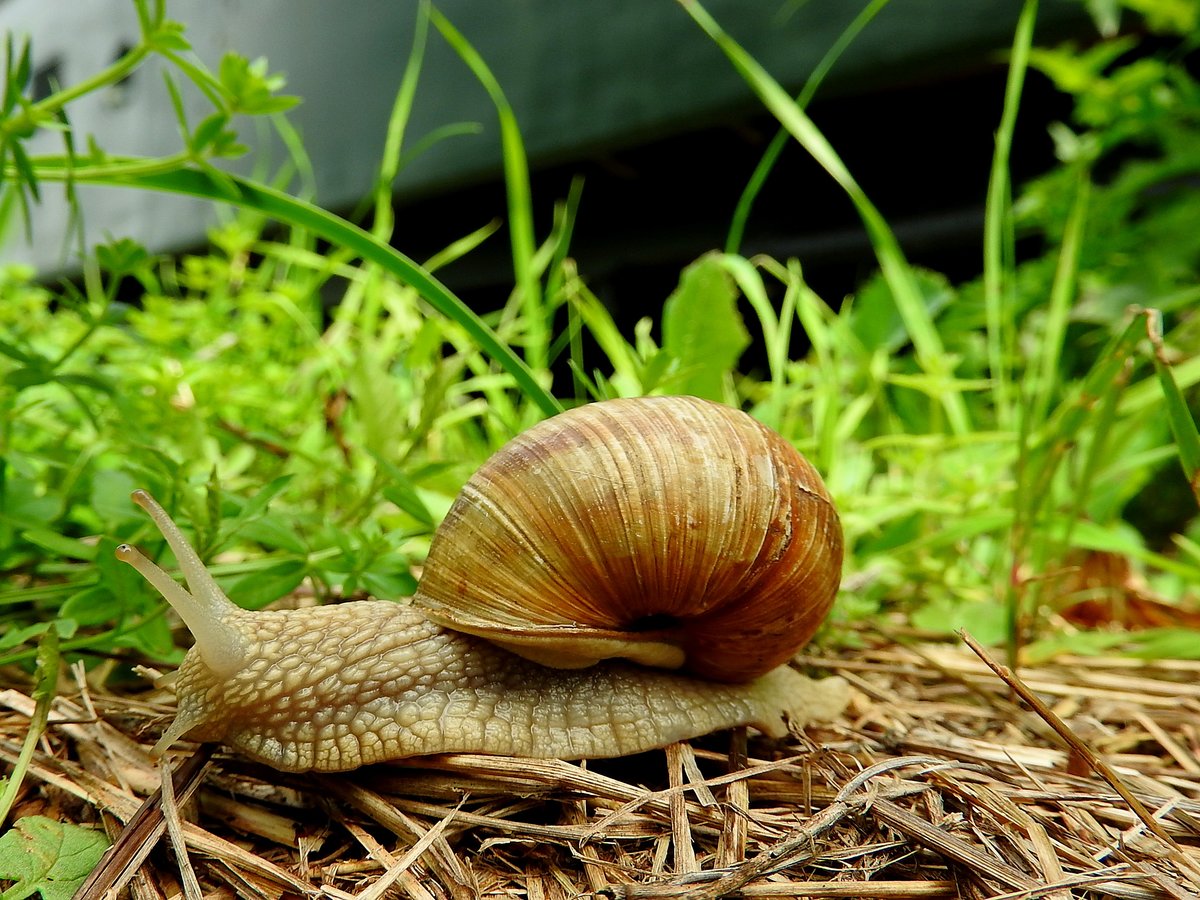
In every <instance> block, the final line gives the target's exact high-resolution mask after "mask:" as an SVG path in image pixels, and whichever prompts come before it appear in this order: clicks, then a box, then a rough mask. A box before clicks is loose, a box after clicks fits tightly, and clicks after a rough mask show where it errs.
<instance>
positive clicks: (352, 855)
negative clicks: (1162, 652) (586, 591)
mask: <svg viewBox="0 0 1200 900" xmlns="http://www.w3.org/2000/svg"><path fill="white" fill-rule="evenodd" d="M980 652H983V651H982V650H981V651H980ZM985 655H986V654H985ZM800 662H801V663H802V664H804V665H810V666H813V667H815V668H818V669H825V670H834V671H837V672H839V673H840V674H842V675H843V676H844V677H846V678H847V679H849V680H850V681H851V682H852V683H853V684H854V686H855V687H856V689H857V691H856V696H855V699H854V703H853V705H852V707H851V710H850V711H849V713H848V715H847V716H846V717H845V719H844V720H843V721H841V722H839V723H836V724H834V725H832V726H829V727H824V728H816V729H810V730H808V731H807V732H806V733H804V734H801V735H797V736H795V737H794V738H793V739H790V740H788V741H784V742H778V743H770V742H765V741H763V740H761V739H759V738H758V737H756V736H754V735H751V736H750V737H749V739H747V736H746V735H745V734H743V733H734V734H732V735H730V734H723V735H715V736H713V737H711V738H708V739H705V740H702V741H696V742H692V743H689V744H681V745H675V746H673V747H669V748H667V749H666V751H665V752H655V753H650V754H644V755H642V756H639V757H635V758H631V759H625V760H613V761H607V762H604V763H590V764H588V763H585V764H580V763H571V762H561V761H557V760H520V759H512V758H507V757H486V756H469V755H454V756H449V755H446V756H437V757H429V758H425V759H421V760H414V761H411V762H409V763H406V764H394V765H388V766H377V767H374V768H371V769H367V770H360V771H358V772H354V773H349V774H346V775H338V776H324V777H313V776H296V775H283V774H280V773H277V772H274V771H271V770H268V769H264V768H261V767H258V766H253V765H250V764H248V763H246V762H244V761H242V760H239V759H237V758H236V757H232V756H228V755H226V754H225V753H224V752H223V751H221V750H219V749H217V750H215V751H214V748H211V747H204V748H198V749H196V750H194V751H193V752H191V753H188V754H181V755H177V756H174V757H173V758H172V767H173V769H174V779H173V781H172V782H170V787H169V789H168V790H167V791H166V792H165V800H166V802H164V792H163V791H162V790H161V788H162V787H163V785H164V782H163V781H162V780H161V779H160V773H161V772H162V770H161V769H160V768H159V766H158V764H157V763H156V762H155V761H154V760H152V759H151V758H150V756H149V754H148V749H149V747H150V745H151V744H152V743H153V740H154V738H155V737H156V731H157V730H159V729H161V727H162V725H163V723H164V721H165V720H166V718H167V716H168V714H169V712H170V698H169V697H167V696H165V695H162V696H160V695H150V696H144V697H140V698H137V699H131V698H130V697H128V696H115V695H110V694H106V693H99V692H97V691H94V690H90V689H89V688H88V687H87V685H86V684H84V683H82V682H81V683H80V685H79V686H78V687H77V689H76V690H75V692H74V695H73V696H72V695H68V696H66V697H64V698H60V699H59V700H58V701H57V703H56V706H55V709H54V713H53V715H52V717H51V721H52V723H54V722H57V723H59V724H52V726H51V728H50V730H49V732H48V735H47V737H46V739H45V740H44V741H43V743H42V747H41V748H40V751H39V753H38V754H37V756H36V757H35V759H34V761H33V765H32V767H31V768H30V772H29V775H28V777H27V780H26V786H25V790H24V793H23V796H22V797H21V799H20V801H19V803H18V807H17V809H16V814H17V815H27V814H42V815H48V816H52V817H55V818H59V819H64V820H70V821H74V822H82V823H89V824H92V825H94V826H95V827H97V828H103V829H105V830H106V831H107V832H108V833H109V835H110V836H111V837H112V838H113V840H114V841H115V843H114V846H113V849H112V850H111V851H110V852H109V854H108V856H107V857H106V858H105V860H104V861H102V863H101V865H100V866H99V867H98V868H97V870H96V872H95V873H93V876H92V878H91V879H90V880H89V882H88V883H87V884H86V885H85V886H84V888H83V889H82V890H81V891H80V894H79V895H78V896H86V897H100V896H104V895H106V894H107V895H110V896H111V895H112V893H111V892H112V890H113V889H114V888H117V887H119V886H121V885H124V886H125V890H127V891H128V894H129V895H130V896H133V897H135V898H147V900H149V898H162V897H175V896H186V897H189V898H190V897H194V896H201V895H203V896H217V897H234V896H239V897H251V898H276V897H283V896H304V895H309V896H317V895H322V896H327V897H334V898H348V897H358V898H368V900H375V898H380V897H385V896H389V897H390V896H397V897H410V898H415V900H445V898H451V900H468V898H471V900H473V898H478V897H484V898H508V897H527V898H531V900H542V898H546V900H565V898H576V897H609V898H614V900H616V898H620V900H625V898H628V900H633V898H672V897H687V898H696V900H709V898H718V897H812V898H855V900H859V898H884V900H926V898H943V897H945V898H971V900H975V898H979V900H982V898H993V900H1010V898H1011V900H1026V898H1047V900H1082V898H1091V897H1095V898H1116V900H1157V898H1169V900H1195V898H1198V897H1200V664H1198V663H1194V662H1168V661H1164V662H1156V663H1143V662H1140V661H1136V660H1130V659H1122V658H1118V659H1082V658H1080V659H1062V660H1059V661H1058V662H1056V663H1055V664H1053V665H1047V666H1040V667H1038V668H1036V669H1029V670H1026V671H1024V672H1022V673H1021V677H1020V678H1017V677H1016V676H1014V675H1012V673H1009V672H1007V670H1004V669H1003V667H1000V666H996V665H995V664H994V663H991V661H990V660H986V659H981V658H979V657H977V656H975V655H973V654H972V653H971V652H970V651H969V650H968V649H966V648H962V647H948V646H945V645H921V646H916V647H898V646H894V645H887V646H879V647H877V648H874V649H868V650H859V651H856V652H855V653H854V654H853V655H850V656H847V657H846V658H820V659H818V658H807V659H803V660H801V661H800ZM14 675H15V673H14ZM10 683H18V682H17V679H16V678H15V677H14V678H13V679H12V680H11V681H10ZM93 709H94V710H95V711H96V713H97V714H96V715H93V714H92V712H91V710H93ZM32 711H33V702H32V700H31V699H30V698H29V697H28V696H27V695H26V694H25V693H23V692H22V691H21V690H18V689H16V688H12V689H8V690H3V691H0V759H3V760H5V761H6V762H8V763H10V764H11V763H12V762H13V761H14V760H15V759H16V757H17V754H18V752H19V747H20V742H21V739H22V737H23V734H24V730H25V728H26V727H27V724H28V721H29V719H28V717H29V715H30V714H31V713H32ZM147 797H149V799H145V798H147ZM185 862H186V864H185ZM181 873H192V874H181ZM193 879H194V880H193Z"/></svg>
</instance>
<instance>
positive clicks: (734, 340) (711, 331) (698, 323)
mask: <svg viewBox="0 0 1200 900" xmlns="http://www.w3.org/2000/svg"><path fill="white" fill-rule="evenodd" d="M737 299H738V292H737V289H736V287H735V286H734V282H733V278H732V277H731V276H730V274H729V273H728V271H726V269H725V267H724V266H723V265H722V264H721V263H720V261H718V260H717V259H716V258H714V257H705V258H703V259H701V260H699V261H698V262H695V263H693V264H692V265H690V266H688V267H687V268H686V269H684V270H683V275H682V276H681V277H680V279H679V287H677V288H676V289H675V291H674V292H673V293H672V294H671V296H670V297H668V298H667V302H666V304H665V305H664V306H663V325H662V331H663V349H664V350H666V351H667V353H669V354H670V355H671V356H672V357H674V358H675V359H676V360H678V361H679V371H678V373H677V374H676V376H675V377H674V379H673V383H672V388H673V389H674V390H676V391H677V392H678V393H681V394H694V395H695V396H697V397H704V398H706V399H708V400H722V399H723V398H724V395H725V380H726V378H727V377H728V375H729V372H730V370H731V369H732V368H733V367H734V365H735V364H736V363H737V361H738V358H739V357H740V356H741V355H742V351H744V350H745V349H746V347H747V345H748V344H749V343H750V335H749V334H748V333H747V331H746V326H745V324H744V323H743V322H742V317H741V316H740V315H739V314H738V311H737Z"/></svg>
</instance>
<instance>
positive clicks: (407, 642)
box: [160, 601, 846, 772]
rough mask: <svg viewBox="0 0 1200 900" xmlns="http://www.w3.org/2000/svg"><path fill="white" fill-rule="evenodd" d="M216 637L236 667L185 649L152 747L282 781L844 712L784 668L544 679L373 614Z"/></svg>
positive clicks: (374, 607) (593, 747)
mask: <svg viewBox="0 0 1200 900" xmlns="http://www.w3.org/2000/svg"><path fill="white" fill-rule="evenodd" d="M226 624H227V625H228V626H230V627H232V628H234V629H237V630H238V631H241V632H242V633H243V634H244V635H245V636H246V638H247V646H248V653H247V659H248V662H247V663H246V665H245V666H244V667H243V668H241V669H240V670H238V671H237V672H236V673H234V674H233V675H231V676H226V677H223V676H219V675H216V674H215V673H214V672H213V671H212V670H211V669H210V668H209V667H208V666H207V665H206V664H205V662H204V659H203V658H202V656H201V654H200V652H199V651H198V650H197V649H196V648H193V649H192V650H191V651H189V653H188V655H187V657H186V659H185V660H184V662H183V665H182V667H181V668H180V671H179V676H178V680H177V682H176V690H177V693H178V697H179V712H178V716H177V718H176V720H175V723H174V724H173V725H172V727H171V729H170V730H169V731H168V733H167V736H166V737H164V739H163V741H162V742H160V745H162V744H169V743H170V742H172V741H173V740H174V739H175V738H176V737H179V736H181V735H183V734H188V736H189V737H191V738H194V739H196V740H215V741H222V742H224V743H225V744H227V745H229V746H231V747H233V748H235V749H237V750H239V751H240V752H241V753H243V754H244V755H245V756H248V757H250V758H252V759H256V760H259V761H261V762H264V763H266V764H268V765H270V766H273V767H275V768H277V769H283V770H285V771H306V770H317V771H322V772H336V771H342V770H346V769H353V768H356V767H358V766H362V765H367V764H370V763H376V762H381V761H384V760H392V759H400V758H403V757H408V756H417V755H423V754H430V753H444V752H472V753H491V754H507V755H513V756H526V757H539V758H554V757H557V758H562V759H577V758H583V757H610V756H622V755H625V754H629V753H637V752H640V751H643V750H650V749H653V748H656V747H663V746H666V745H667V744H670V743H672V742H674V741H678V740H683V739H685V738H690V737H695V736H697V735H701V734H707V733H709V732H712V731H717V730H721V729H725V728H731V727H733V726H736V725H754V726H755V727H757V728H758V729H760V730H761V731H763V732H765V733H766V734H768V735H771V736H774V737H780V736H783V735H784V734H786V733H787V728H788V725H789V724H790V725H801V724H803V723H805V722H807V721H809V720H810V719H814V718H815V719H827V718H832V717H833V716H835V715H836V714H837V713H838V712H839V711H840V710H841V708H842V707H844V705H845V700H846V684H845V682H844V681H842V680H841V679H837V678H826V679H823V680H821V681H811V680H810V679H808V678H805V677H804V676H802V675H800V674H799V673H797V672H795V671H793V670H791V669H789V668H786V667H781V668H779V669H776V670H775V671H773V672H771V673H769V674H767V675H766V676H764V677H762V678H760V679H758V680H756V681H754V682H751V683H749V684H741V685H726V684H713V683H711V682H707V681H702V680H700V679H697V678H692V677H688V676H684V675H679V674H676V673H672V672H662V671H657V670H650V669H645V668H642V667H639V666H636V665H633V664H629V663H620V662H608V663H602V664H600V665H597V666H594V667H592V668H589V669H573V670H566V671H564V670H559V669H549V668H545V667H543V666H540V665H538V664H537V663H533V662H530V661H529V660H526V659H523V658H521V657H519V656H515V655H514V654H512V653H509V652H508V651H505V650H502V649H500V648H498V647H495V646H493V645H492V644H490V643H488V642H487V641H485V640H483V639H480V638H474V637H471V636H469V635H463V634H459V633H457V632H453V631H448V630H446V629H444V628H442V627H440V626H438V625H435V624H433V623H432V622H430V621H429V620H428V619H426V618H425V616H424V615H423V614H422V613H421V612H420V611H419V610H416V609H413V608H412V607H406V606H400V605H397V604H395V603H390V602H386V601H362V602H355V603H344V604H340V605H335V606H323V607H316V608H312V609H302V610H280V611H267V612H253V613H252V612H247V611H243V610H240V609H235V610H230V611H228V613H227V616H226Z"/></svg>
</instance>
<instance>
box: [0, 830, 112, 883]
mask: <svg viewBox="0 0 1200 900" xmlns="http://www.w3.org/2000/svg"><path fill="white" fill-rule="evenodd" d="M107 847H108V839H107V838H106V837H105V836H104V835H103V834H102V833H101V832H99V831H94V830H93V829H90V828H81V827H80V826H78V825H72V824H70V823H69V822H56V821H54V820H53V819H48V818H46V817H45V816H25V817H24V818H22V819H18V820H17V822H16V824H15V825H14V826H13V827H12V829H11V830H10V831H8V832H7V833H5V834H4V835H2V836H0V878H4V879H8V880H10V881H13V882H15V884H13V885H12V887H10V888H8V889H7V890H6V891H4V893H3V895H2V896H3V898H4V900H22V898H24V897H29V896H32V895H33V894H35V893H40V894H41V895H42V897H43V898H45V900H70V898H71V896H72V895H73V894H74V893H75V891H76V890H77V889H78V888H79V886H80V885H82V884H83V882H84V879H86V878H87V876H88V874H89V873H90V872H91V871H92V869H94V868H95V867H96V863H98V862H99V861H100V857H101V856H103V855H104V851H105V850H106V849H107Z"/></svg>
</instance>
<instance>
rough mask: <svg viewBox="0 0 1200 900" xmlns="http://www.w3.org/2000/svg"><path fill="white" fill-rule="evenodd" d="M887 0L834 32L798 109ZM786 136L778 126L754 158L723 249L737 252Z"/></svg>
mask: <svg viewBox="0 0 1200 900" xmlns="http://www.w3.org/2000/svg"><path fill="white" fill-rule="evenodd" d="M890 2H891V0H871V2H870V3H868V4H867V6H866V7H865V8H864V9H863V11H862V12H860V13H859V14H858V15H857V16H855V17H854V21H852V22H851V23H850V24H849V25H847V26H846V28H845V29H844V30H843V31H842V33H841V34H840V35H838V39H837V40H836V41H834V42H833V46H832V47H830V48H829V49H828V50H827V51H826V52H825V55H824V56H822V57H821V60H820V62H818V63H817V65H816V67H815V68H814V69H813V70H812V74H811V75H809V76H808V80H807V81H806V82H804V88H803V89H802V90H801V91H800V93H799V94H798V95H797V96H796V105H797V106H799V107H800V108H801V109H806V108H807V107H808V104H809V103H810V102H811V101H812V98H813V95H815V94H816V93H817V89H818V88H820V86H821V83H822V82H823V81H824V80H825V76H827V75H828V74H829V72H830V70H831V69H832V68H833V67H834V64H835V63H836V62H837V61H838V60H839V59H840V58H841V56H842V54H843V53H845V52H846V48H847V47H849V46H850V45H851V44H852V43H854V40H855V38H857V37H858V36H859V34H861V33H862V30H863V29H864V28H866V27H867V25H869V24H870V22H871V20H872V19H874V18H875V16H877V15H878V14H879V12H880V10H882V9H883V8H884V7H885V6H887V5H888V3H890ZM789 138H790V135H789V134H788V132H787V129H786V128H780V129H779V131H778V132H777V133H776V135H775V137H773V138H771V143H770V144H768V145H767V149H766V152H765V153H763V155H762V159H760V160H759V161H758V165H757V166H755V167H754V172H753V173H751V175H750V180H749V181H748V182H746V187H745V188H743V189H742V195H741V196H740V197H739V198H738V202H737V206H736V207H735V208H734V211H733V220H732V222H730V225H729V234H728V236H726V238H725V252H726V253H729V254H736V253H739V252H740V251H741V247H742V238H743V237H745V234H746V222H747V221H749V219H750V213H751V211H752V210H753V208H754V201H755V200H757V199H758V195H759V193H760V192H761V191H762V189H763V185H765V184H766V183H767V178H768V177H770V175H771V170H772V169H774V168H775V163H777V162H778V161H779V157H780V155H781V154H782V153H783V150H784V148H785V147H786V146H787V142H788V139H789Z"/></svg>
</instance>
